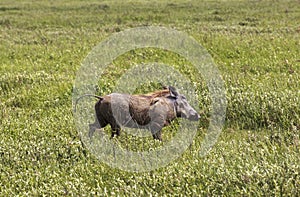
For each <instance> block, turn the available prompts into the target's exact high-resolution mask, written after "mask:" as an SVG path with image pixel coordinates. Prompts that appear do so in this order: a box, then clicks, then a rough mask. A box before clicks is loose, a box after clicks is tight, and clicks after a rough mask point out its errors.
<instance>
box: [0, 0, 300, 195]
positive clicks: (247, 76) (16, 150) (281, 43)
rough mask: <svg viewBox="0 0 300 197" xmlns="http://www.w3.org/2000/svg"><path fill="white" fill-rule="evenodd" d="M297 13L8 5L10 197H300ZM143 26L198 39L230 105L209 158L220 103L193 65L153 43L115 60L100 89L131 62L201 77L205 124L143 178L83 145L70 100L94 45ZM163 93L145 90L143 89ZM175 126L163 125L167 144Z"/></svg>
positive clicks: (281, 5) (4, 142)
mask: <svg viewBox="0 0 300 197" xmlns="http://www.w3.org/2000/svg"><path fill="white" fill-rule="evenodd" d="M299 12H300V10H299V2H298V1H296V0H295V1H229V0H228V1H206V2H200V1H190V2H184V1H182V0H177V1H172V2H169V1H141V2H139V3H134V2H130V3H129V2H126V1H122V2H121V1H102V2H99V1H88V2H85V1H33V2H31V1H22V2H19V1H18V2H17V1H4V0H2V1H0V43H1V44H0V60H1V61H0V62H1V64H0V195H1V196H16V195H21V196H23V195H29V196H33V195H47V196H50V195H51V196H53V195H70V196H71V195H75V196H87V195H106V196H111V195H121V196H122V195H134V194H135V195H137V196H140V195H150V194H153V195H158V196H161V195H175V194H179V195H180V194H181V195H184V196H189V195H195V196H198V195H203V196H207V195H209V196H213V195H215V196H220V195H227V196H232V195H237V196H248V195H250V196H260V195H271V196H279V195H287V196H293V195H294V196H299V191H300V188H299V185H300V178H299V177H300V176H299V172H300V166H299V164H300V161H299V158H300V157H299V155H300V153H299V149H300V148H299V143H300V142H299V138H300V136H299V135H300V134H299V130H300V117H299V116H300V107H299V106H300V100H299V98H300V92H299V89H300V83H299V81H300V57H299V54H300V46H299V45H300V43H299V40H300V37H299V31H300V29H299ZM144 25H159V26H165V27H171V28H175V29H177V30H180V31H184V32H186V33H188V34H189V35H191V36H192V37H194V38H195V39H196V40H197V41H199V43H200V44H201V45H203V46H204V47H205V48H206V49H207V50H208V52H209V53H210V54H211V55H212V57H213V59H214V61H215V63H216V65H217V67H218V68H219V70H220V72H221V74H222V78H223V80H224V82H225V85H226V90H227V92H226V96H227V99H228V106H227V117H226V124H225V129H224V132H223V133H222V134H221V136H220V138H219V140H218V142H217V144H216V145H215V146H214V147H213V148H212V149H211V151H210V152H209V154H207V155H206V156H204V157H200V156H199V150H200V147H201V143H202V142H203V139H204V138H205V135H206V132H207V127H208V122H209V118H210V115H209V112H210V106H209V105H210V102H211V100H210V97H209V92H208V90H207V87H206V84H205V82H204V81H203V80H202V78H201V76H199V75H198V74H197V73H195V70H194V69H193V68H192V66H191V64H190V63H189V62H187V61H186V59H184V58H183V57H181V56H179V55H177V54H174V53H172V52H169V51H163V50H158V49H152V48H148V49H139V50H134V51H130V52H128V53H126V54H123V55H122V56H121V57H119V58H117V59H116V60H115V61H114V62H113V63H112V64H111V65H110V66H109V67H108V68H109V69H108V70H107V71H106V74H107V75H105V76H103V77H102V78H101V79H99V83H98V88H97V93H98V94H100V95H102V94H109V93H111V92H112V91H113V90H114V85H115V82H116V80H117V79H118V78H119V77H120V76H121V75H122V74H123V73H124V72H125V71H126V69H129V68H130V67H131V66H133V65H138V64H142V63H149V62H159V63H164V64H168V65H170V66H173V67H174V68H175V69H177V70H179V71H180V72H181V73H182V74H183V75H184V76H186V77H188V78H189V79H191V81H192V82H193V85H195V88H196V92H197V94H198V95H197V96H198V100H199V106H198V107H199V108H200V109H201V115H202V117H203V118H202V119H201V122H200V124H199V129H198V132H197V136H196V137H195V139H194V141H193V143H192V145H191V146H190V147H189V148H188V149H187V150H186V151H185V152H184V153H183V155H182V156H181V157H180V158H178V159H177V160H175V161H173V162H172V163H170V164H169V165H168V166H167V167H165V168H160V169H157V170H155V171H151V172H147V173H133V172H125V171H122V170H118V169H114V168H111V167H110V166H108V165H106V164H104V163H102V162H100V161H99V160H97V159H96V158H95V156H94V155H92V154H91V153H90V152H89V151H88V150H87V149H86V148H85V147H83V145H82V143H81V141H80V137H79V134H78V132H77V131H76V128H75V125H74V120H73V114H72V111H73V109H72V103H71V100H72V98H71V97H72V90H73V82H74V79H75V77H76V71H77V70H78V69H79V67H80V65H81V62H82V61H83V60H84V58H85V57H86V56H87V55H88V52H89V51H90V50H91V49H92V48H93V47H94V46H96V45H97V44H98V43H99V42H101V41H102V40H103V39H104V38H107V37H108V36H109V35H111V34H112V33H115V32H119V31H122V30H125V29H127V28H131V27H138V26H144ZM158 86H159V85H158V84H155V83H152V84H141V85H140V86H138V87H139V88H138V89H137V90H136V93H142V92H148V91H152V90H153V89H156V88H158ZM175 128H176V125H172V126H169V127H166V128H164V130H163V138H164V139H165V140H166V141H165V142H163V143H162V144H164V143H166V142H168V141H169V140H171V139H172V138H173V137H174V135H175V134H176V131H175V132H174V130H175ZM105 132H106V134H107V135H109V133H110V129H109V128H106V129H105ZM113 140H114V141H115V142H116V143H118V145H120V146H121V147H123V148H125V149H130V150H148V149H151V148H153V147H160V146H162V145H161V143H160V142H156V141H154V140H153V139H152V138H151V137H149V138H146V139H145V138H141V137H136V136H132V135H130V134H128V133H126V132H123V133H122V135H121V136H120V138H118V139H113Z"/></svg>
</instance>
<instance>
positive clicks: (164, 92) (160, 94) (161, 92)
mask: <svg viewBox="0 0 300 197" xmlns="http://www.w3.org/2000/svg"><path fill="white" fill-rule="evenodd" d="M169 95H170V90H169V89H164V90H157V91H155V92H150V93H147V94H136V95H135V96H141V97H146V98H149V99H153V98H157V97H167V96H169Z"/></svg>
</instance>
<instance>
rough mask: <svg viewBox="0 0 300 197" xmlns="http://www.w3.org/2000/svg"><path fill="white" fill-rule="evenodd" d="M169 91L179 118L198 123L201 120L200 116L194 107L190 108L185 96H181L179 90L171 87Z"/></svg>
mask: <svg viewBox="0 0 300 197" xmlns="http://www.w3.org/2000/svg"><path fill="white" fill-rule="evenodd" d="M169 90H170V94H171V99H174V100H173V101H174V106H175V110H176V116H177V117H182V118H186V119H188V120H192V121H197V120H199V119H200V115H199V114H198V113H197V112H196V110H195V109H194V108H193V107H192V106H190V104H189V103H188V101H187V99H186V97H185V96H184V95H182V94H179V92H177V90H176V89H175V88H174V87H172V86H169Z"/></svg>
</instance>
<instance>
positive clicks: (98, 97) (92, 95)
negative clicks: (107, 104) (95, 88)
mask: <svg viewBox="0 0 300 197" xmlns="http://www.w3.org/2000/svg"><path fill="white" fill-rule="evenodd" d="M87 96H91V97H95V98H97V99H99V100H102V99H103V97H101V96H97V95H94V94H84V95H82V96H80V97H79V98H77V99H76V101H75V107H74V112H76V107H77V103H78V101H79V100H80V99H82V98H83V97H87Z"/></svg>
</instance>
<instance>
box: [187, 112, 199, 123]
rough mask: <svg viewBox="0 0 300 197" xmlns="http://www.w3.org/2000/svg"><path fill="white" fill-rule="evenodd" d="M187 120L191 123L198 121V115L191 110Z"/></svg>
mask: <svg viewBox="0 0 300 197" xmlns="http://www.w3.org/2000/svg"><path fill="white" fill-rule="evenodd" d="M188 119H189V120H192V121H198V120H199V119H200V115H199V114H198V113H197V112H196V111H193V110H191V111H190V117H189V118H188Z"/></svg>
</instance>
